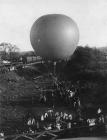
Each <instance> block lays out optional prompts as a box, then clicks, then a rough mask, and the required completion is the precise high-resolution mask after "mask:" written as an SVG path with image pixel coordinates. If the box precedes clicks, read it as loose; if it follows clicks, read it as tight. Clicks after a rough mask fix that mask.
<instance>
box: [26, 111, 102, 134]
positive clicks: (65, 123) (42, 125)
mask: <svg viewBox="0 0 107 140" xmlns="http://www.w3.org/2000/svg"><path fill="white" fill-rule="evenodd" d="M103 123H104V117H103V116H102V115H100V116H99V118H91V119H90V118H87V119H86V120H83V119H82V118H81V119H80V120H75V118H74V114H73V113H68V112H64V111H63V112H62V111H60V112H59V111H54V110H53V109H49V110H47V111H46V112H44V113H42V114H40V115H37V116H36V117H34V115H31V114H30V115H29V117H27V119H26V126H27V131H28V132H31V133H34V132H35V131H41V130H57V131H60V130H62V129H63V130H64V129H72V128H75V127H77V128H78V127H92V126H96V125H98V124H103Z"/></svg>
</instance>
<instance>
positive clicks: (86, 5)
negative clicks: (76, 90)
mask: <svg viewBox="0 0 107 140" xmlns="http://www.w3.org/2000/svg"><path fill="white" fill-rule="evenodd" d="M52 13H56V14H65V15H67V16H69V17H71V18H72V19H73V20H74V21H75V22H76V23H77V25H78V27H79V32H80V41H79V44H78V45H86V44H89V45H90V46H97V47H100V46H107V0H0V43H1V42H9V43H12V44H15V45H17V46H18V47H19V48H20V49H21V50H22V51H23V50H26V51H27V50H32V47H31V44H30V37H29V35H30V29H31V26H32V24H33V23H34V21H35V20H36V19H37V18H39V17H40V16H42V15H44V14H52Z"/></svg>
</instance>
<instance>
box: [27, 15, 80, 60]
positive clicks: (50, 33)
mask: <svg viewBox="0 0 107 140" xmlns="http://www.w3.org/2000/svg"><path fill="white" fill-rule="evenodd" d="M30 41H31V44H32V47H33V49H34V50H35V53H36V54H37V55H39V56H41V57H42V58H45V59H48V60H57V59H67V58H69V56H71V55H72V54H73V52H74V51H75V49H76V47H77V44H78V41H79V30H78V27H77V24H76V23H75V22H74V21H73V20H72V19H71V18H70V17H68V16H65V15H60V14H50V15H44V16H42V17H40V18H39V19H37V20H36V21H35V22H34V24H33V26H32V28H31V32H30Z"/></svg>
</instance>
